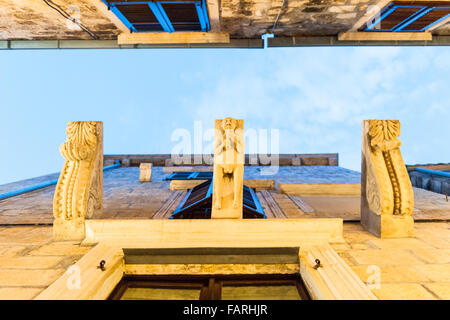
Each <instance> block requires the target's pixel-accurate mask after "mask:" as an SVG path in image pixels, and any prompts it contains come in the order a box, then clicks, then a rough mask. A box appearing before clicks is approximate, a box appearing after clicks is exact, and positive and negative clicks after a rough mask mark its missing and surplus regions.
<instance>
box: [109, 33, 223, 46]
mask: <svg viewBox="0 0 450 320" xmlns="http://www.w3.org/2000/svg"><path fill="white" fill-rule="evenodd" d="M229 42H230V35H229V34H228V33H226V32H173V33H168V32H140V33H130V32H126V33H121V34H119V36H118V38H117V43H118V44H119V45H125V44H175V43H177V44H178V43H180V44H182V43H229Z"/></svg>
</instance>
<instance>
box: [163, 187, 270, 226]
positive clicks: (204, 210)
mask: <svg viewBox="0 0 450 320" xmlns="http://www.w3.org/2000/svg"><path fill="white" fill-rule="evenodd" d="M212 192H213V183H212V180H207V181H205V182H203V183H201V184H199V185H198V186H196V187H194V188H192V189H190V190H189V191H188V192H187V194H186V196H185V197H184V199H183V200H182V201H181V203H180V205H179V206H178V207H177V209H176V210H175V211H174V212H173V214H172V215H171V217H170V219H210V218H211V205H212ZM242 209H243V217H244V219H252V218H259V219H265V218H266V215H265V213H264V209H263V207H262V206H261V203H260V202H259V200H258V197H257V196H256V194H255V191H254V190H253V189H252V188H250V187H248V186H245V185H244V190H243V206H242Z"/></svg>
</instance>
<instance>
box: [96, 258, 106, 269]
mask: <svg viewBox="0 0 450 320" xmlns="http://www.w3.org/2000/svg"><path fill="white" fill-rule="evenodd" d="M105 264H106V261H105V260H102V261H100V263H99V264H98V266H97V269H100V270H102V271H105V270H106V268H105Z"/></svg>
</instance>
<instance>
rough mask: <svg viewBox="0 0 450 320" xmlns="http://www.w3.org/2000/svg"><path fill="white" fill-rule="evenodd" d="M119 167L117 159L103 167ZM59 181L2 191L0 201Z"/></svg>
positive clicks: (108, 168)
mask: <svg viewBox="0 0 450 320" xmlns="http://www.w3.org/2000/svg"><path fill="white" fill-rule="evenodd" d="M117 167H120V160H116V163H115V164H113V165H110V166H106V167H103V171H106V170H110V169H114V168H117ZM57 183H58V179H56V180H51V181H47V182H43V183H40V184H36V185H34V186H29V187H26V188H22V189H18V190H13V191H9V192H5V193H1V194H0V201H1V200H4V199H8V198H12V197H15V196H18V195H21V194H24V193H27V192H31V191H34V190H38V189H42V188H46V187H49V186H52V185H55V184H57Z"/></svg>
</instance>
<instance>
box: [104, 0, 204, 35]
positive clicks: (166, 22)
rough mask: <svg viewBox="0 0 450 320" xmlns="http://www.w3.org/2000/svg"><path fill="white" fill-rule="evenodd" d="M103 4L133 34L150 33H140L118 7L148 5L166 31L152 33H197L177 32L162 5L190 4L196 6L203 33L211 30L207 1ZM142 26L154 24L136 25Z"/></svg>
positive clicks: (193, 22)
mask: <svg viewBox="0 0 450 320" xmlns="http://www.w3.org/2000/svg"><path fill="white" fill-rule="evenodd" d="M102 1H103V3H104V4H105V5H106V6H107V7H108V9H110V10H111V11H112V12H113V13H114V14H115V15H116V16H117V17H118V18H119V20H120V21H122V23H123V24H124V25H125V26H126V27H127V28H128V29H129V30H130V31H131V32H148V31H139V30H137V29H136V28H135V27H134V25H135V24H133V23H131V22H130V21H128V19H127V18H126V17H125V16H124V15H123V14H122V12H120V10H119V9H117V7H116V6H117V5H138V4H141V5H142V4H147V5H148V6H149V8H150V10H151V11H152V12H153V14H154V15H155V17H156V19H157V20H158V22H159V24H160V25H161V27H162V29H163V30H164V31H151V32H169V33H171V32H195V31H194V30H191V31H189V30H187V31H176V30H175V28H174V26H173V24H172V22H171V21H170V19H169V17H168V16H167V14H166V12H165V10H164V8H163V6H162V4H164V3H171V4H173V3H179V4H182V3H190V4H194V5H195V8H196V12H197V18H198V22H199V23H200V27H201V31H203V32H205V31H208V30H210V23H209V17H208V11H207V9H206V1H205V0H200V1H199V0H196V1H139V2H123V1H117V2H106V0H102ZM198 22H197V21H192V22H189V23H187V24H197V23H198ZM140 24H152V23H136V25H140Z"/></svg>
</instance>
